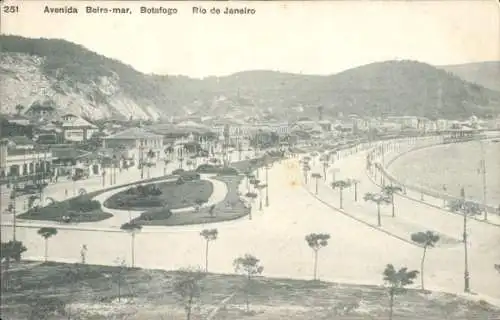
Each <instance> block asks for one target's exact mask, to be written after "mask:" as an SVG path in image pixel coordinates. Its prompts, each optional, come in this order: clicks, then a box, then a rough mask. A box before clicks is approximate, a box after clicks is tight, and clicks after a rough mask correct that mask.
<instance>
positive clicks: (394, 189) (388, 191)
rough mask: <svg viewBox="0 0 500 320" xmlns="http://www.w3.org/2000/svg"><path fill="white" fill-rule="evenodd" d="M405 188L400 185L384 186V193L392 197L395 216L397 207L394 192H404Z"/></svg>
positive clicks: (393, 214)
mask: <svg viewBox="0 0 500 320" xmlns="http://www.w3.org/2000/svg"><path fill="white" fill-rule="evenodd" d="M402 191H403V188H401V187H400V186H393V185H390V186H385V187H383V188H382V193H384V194H386V195H388V196H389V197H390V198H391V206H392V217H393V218H394V217H395V216H396V215H395V207H394V194H395V193H397V192H402Z"/></svg>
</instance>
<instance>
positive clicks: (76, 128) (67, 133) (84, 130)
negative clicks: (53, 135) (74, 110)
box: [62, 114, 99, 142]
mask: <svg viewBox="0 0 500 320" xmlns="http://www.w3.org/2000/svg"><path fill="white" fill-rule="evenodd" d="M62 130H63V137H64V140H65V141H67V142H83V141H87V140H89V139H90V138H91V137H92V135H93V134H94V133H96V132H98V131H99V129H98V128H97V126H95V125H93V124H92V123H90V122H88V121H86V120H84V119H82V118H80V117H77V116H75V115H73V114H66V115H64V116H62Z"/></svg>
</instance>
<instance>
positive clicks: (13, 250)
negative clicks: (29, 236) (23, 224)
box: [0, 240, 27, 289]
mask: <svg viewBox="0 0 500 320" xmlns="http://www.w3.org/2000/svg"><path fill="white" fill-rule="evenodd" d="M26 250H27V249H26V247H25V246H24V245H23V243H22V242H21V241H15V240H11V241H9V242H2V243H1V248H0V261H5V264H4V268H3V270H2V281H1V283H2V287H3V288H6V289H7V288H9V279H8V272H9V268H10V262H11V260H14V261H16V262H20V261H21V256H22V254H23V253H24V252H26Z"/></svg>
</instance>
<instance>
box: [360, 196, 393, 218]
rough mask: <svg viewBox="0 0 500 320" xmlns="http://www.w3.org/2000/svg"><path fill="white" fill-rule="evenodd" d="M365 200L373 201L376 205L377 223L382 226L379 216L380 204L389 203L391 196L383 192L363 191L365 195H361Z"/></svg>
mask: <svg viewBox="0 0 500 320" xmlns="http://www.w3.org/2000/svg"><path fill="white" fill-rule="evenodd" d="M363 199H364V200H365V201H370V202H373V203H375V204H376V205H377V225H378V226H379V227H381V226H382V220H381V216H380V206H381V205H384V204H389V203H391V198H390V197H388V196H387V195H386V194H384V193H370V192H368V193H365V196H364V197H363Z"/></svg>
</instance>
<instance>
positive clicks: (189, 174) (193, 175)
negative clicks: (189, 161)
mask: <svg viewBox="0 0 500 320" xmlns="http://www.w3.org/2000/svg"><path fill="white" fill-rule="evenodd" d="M181 178H182V179H183V180H184V181H193V180H200V174H199V173H197V172H195V171H184V172H183V173H182V174H181Z"/></svg>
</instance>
